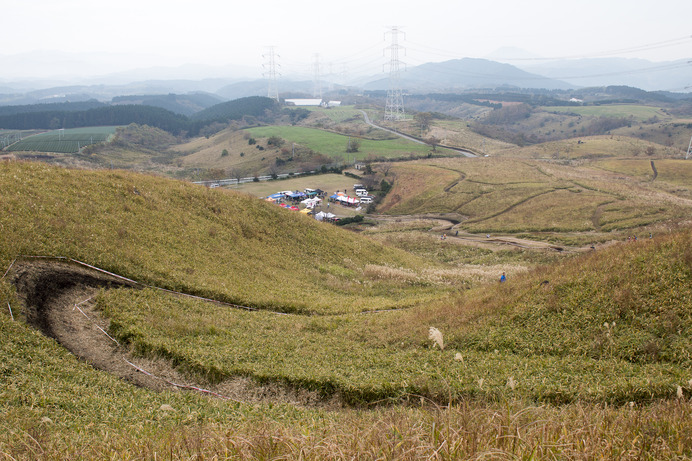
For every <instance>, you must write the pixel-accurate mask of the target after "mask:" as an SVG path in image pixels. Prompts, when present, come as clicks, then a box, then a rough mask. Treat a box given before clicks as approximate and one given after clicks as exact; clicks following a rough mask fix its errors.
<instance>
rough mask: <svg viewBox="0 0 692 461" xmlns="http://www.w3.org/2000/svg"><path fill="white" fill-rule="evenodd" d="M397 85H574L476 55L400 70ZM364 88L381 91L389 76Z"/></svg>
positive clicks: (436, 88)
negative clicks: (398, 83)
mask: <svg viewBox="0 0 692 461" xmlns="http://www.w3.org/2000/svg"><path fill="white" fill-rule="evenodd" d="M400 85H401V88H402V89H406V90H407V91H411V92H416V93H421V92H444V91H455V90H456V91H458V90H464V89H474V88H495V87H502V86H510V87H517V88H544V89H547V90H556V89H559V90H565V89H570V88H576V87H575V86H574V85H571V84H569V83H567V82H563V81H559V80H555V79H551V78H547V77H544V76H541V75H538V74H532V73H530V72H527V71H524V70H521V69H519V68H517V67H515V66H513V65H511V64H503V63H499V62H495V61H490V60H487V59H478V58H463V59H453V60H450V61H444V62H431V63H426V64H422V65H420V66H416V67H413V68H411V69H409V70H407V71H405V72H400ZM364 88H365V89H366V90H372V91H374V90H385V89H387V88H389V78H381V79H377V80H374V81H371V82H369V83H367V84H365V85H364Z"/></svg>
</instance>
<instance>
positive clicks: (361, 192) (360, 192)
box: [356, 189, 368, 197]
mask: <svg viewBox="0 0 692 461" xmlns="http://www.w3.org/2000/svg"><path fill="white" fill-rule="evenodd" d="M356 195H357V196H358V197H365V196H366V195H368V191H367V190H365V189H356Z"/></svg>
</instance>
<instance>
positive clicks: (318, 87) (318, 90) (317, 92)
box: [312, 53, 322, 99]
mask: <svg viewBox="0 0 692 461" xmlns="http://www.w3.org/2000/svg"><path fill="white" fill-rule="evenodd" d="M312 70H313V74H312V96H313V97H315V98H320V99H322V83H321V82H320V55H319V53H315V62H314V63H313V65H312Z"/></svg>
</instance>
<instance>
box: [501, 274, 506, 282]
mask: <svg viewBox="0 0 692 461" xmlns="http://www.w3.org/2000/svg"><path fill="white" fill-rule="evenodd" d="M505 280H507V277H505V273H504V272H503V273H502V275H501V276H500V282H504V281H505Z"/></svg>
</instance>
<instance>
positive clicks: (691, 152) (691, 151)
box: [685, 138, 692, 160]
mask: <svg viewBox="0 0 692 461" xmlns="http://www.w3.org/2000/svg"><path fill="white" fill-rule="evenodd" d="M690 155H692V138H690V145H689V146H687V154H685V160H687V159H688V158H690Z"/></svg>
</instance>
